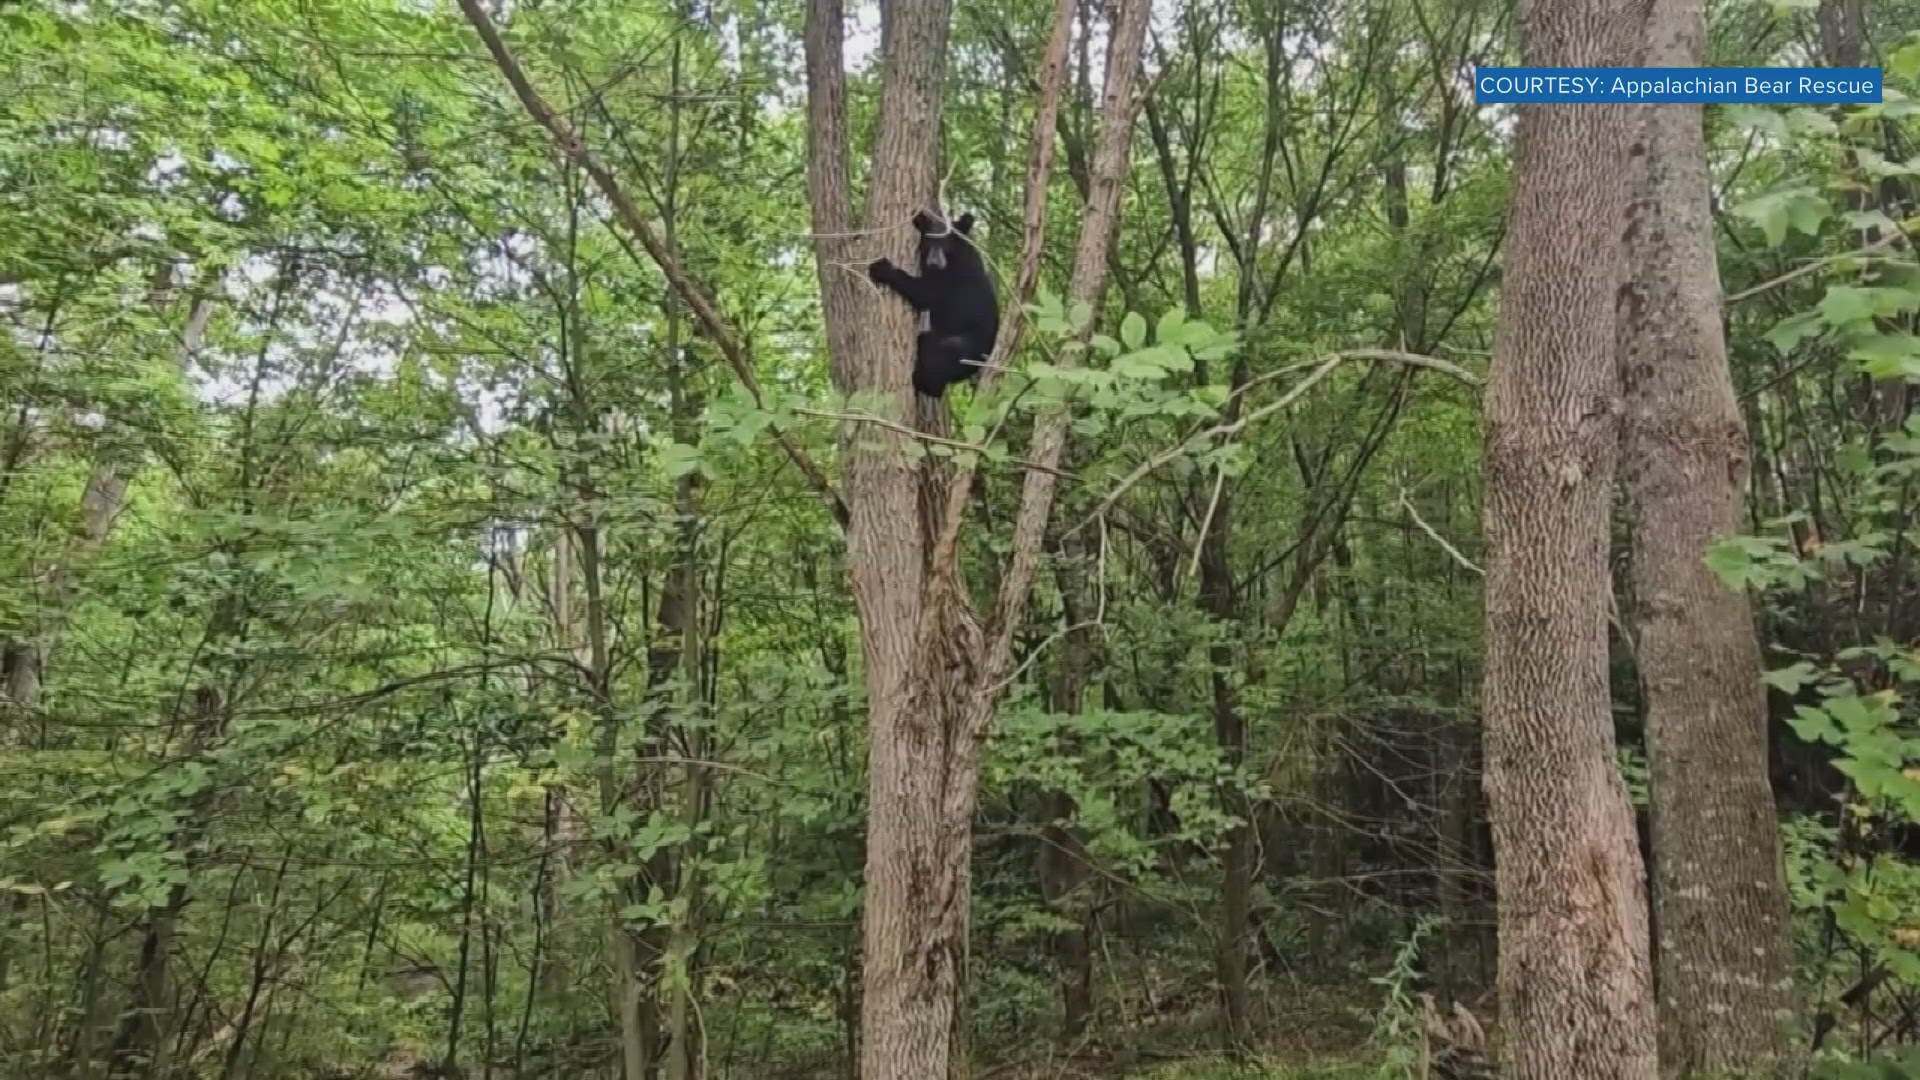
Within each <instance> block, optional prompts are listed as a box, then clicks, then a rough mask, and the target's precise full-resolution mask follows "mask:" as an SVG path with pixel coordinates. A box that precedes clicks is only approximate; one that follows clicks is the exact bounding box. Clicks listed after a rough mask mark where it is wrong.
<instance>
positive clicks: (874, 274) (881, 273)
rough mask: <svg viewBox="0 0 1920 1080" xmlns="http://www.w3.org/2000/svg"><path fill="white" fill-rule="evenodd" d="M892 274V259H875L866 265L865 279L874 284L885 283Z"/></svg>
mask: <svg viewBox="0 0 1920 1080" xmlns="http://www.w3.org/2000/svg"><path fill="white" fill-rule="evenodd" d="M892 273H893V260H892V259H875V260H873V261H872V262H870V263H868V264H867V277H869V278H871V279H872V280H873V281H875V282H885V281H886V280H887V277H888V275H890V274H892Z"/></svg>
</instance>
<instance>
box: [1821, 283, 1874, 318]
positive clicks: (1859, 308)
mask: <svg viewBox="0 0 1920 1080" xmlns="http://www.w3.org/2000/svg"><path fill="white" fill-rule="evenodd" d="M1873 307H1874V297H1873V290H1871V289H1861V288H1856V287H1854V286H1852V285H1829V286H1828V287H1827V295H1826V296H1825V297H1823V298H1821V300H1820V315H1821V317H1822V318H1824V319H1826V320H1827V322H1828V323H1829V324H1831V325H1833V326H1845V325H1847V324H1848V323H1856V322H1865V321H1868V320H1871V319H1872V318H1873Z"/></svg>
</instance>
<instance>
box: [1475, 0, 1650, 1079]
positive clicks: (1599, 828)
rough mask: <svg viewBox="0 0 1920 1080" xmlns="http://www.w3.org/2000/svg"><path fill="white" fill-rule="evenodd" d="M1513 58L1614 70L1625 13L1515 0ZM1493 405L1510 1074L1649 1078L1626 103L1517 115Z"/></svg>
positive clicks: (1490, 481)
mask: <svg viewBox="0 0 1920 1080" xmlns="http://www.w3.org/2000/svg"><path fill="white" fill-rule="evenodd" d="M1521 19H1522V26H1523V32H1524V34H1525V36H1526V44H1525V50H1524V56H1525V63H1527V64H1529V65H1538V66H1543V67H1563V66H1576V65H1583V64H1605V63H1621V62H1625V61H1626V60H1627V58H1628V57H1630V56H1632V55H1633V53H1634V52H1635V51H1636V47H1637V42H1638V35H1639V31H1640V28H1641V24H1642V17H1641V11H1640V9H1639V8H1638V5H1636V3H1635V2H1634V0H1563V2H1560V3H1546V2H1542V0H1530V2H1528V3H1526V4H1524V5H1523V7H1522V10H1521ZM1518 111H1519V117H1518V121H1519V122H1518V129H1517V131H1516V134H1515V145H1514V166H1513V194H1512V204H1511V210H1510V217H1509V225H1508V234H1507V235H1508V241H1507V248H1506V253H1505V274H1504V277H1503V285H1502V289H1503V295H1502V297H1501V303H1500V322H1499V329H1498V333H1497V336H1496V340H1495V345H1494V365H1493V377H1492V384H1491V387H1490V389H1489V392H1488V398H1487V431H1486V459H1485V470H1486V495H1485V500H1486V501H1485V507H1484V515H1485V532H1486V540H1487V550H1488V566H1487V585H1486V638H1487V646H1486V647H1487V660H1486V672H1485V685H1484V688H1483V695H1484V701H1485V723H1486V759H1487V760H1486V776H1485V783H1486V791H1487V801H1488V807H1489V810H1490V813H1491V817H1492V819H1493V841H1494V852H1495V862H1496V881H1497V885H1498V889H1499V935H1500V964H1499V969H1500V970H1499V989H1500V1016H1501V1021H1502V1023H1503V1025H1504V1026H1505V1028H1506V1033H1505V1034H1506V1037H1505V1039H1504V1040H1503V1042H1504V1058H1505V1062H1504V1064H1505V1070H1504V1071H1505V1074H1506V1075H1508V1076H1513V1077H1526V1078H1527V1080H1563V1078H1564V1080H1626V1078H1635V1080H1642V1078H1650V1077H1653V1076H1654V1075H1656V1068H1657V1063H1656V1059H1655V1037H1654V1009H1653V987H1652V980H1651V978H1650V976H1649V971H1648V960H1647V908H1646V892H1645V880H1644V871H1643V868H1642V866H1641V862H1640V853H1639V850H1638V842H1637V840H1636V838H1635V836H1634V829H1633V815H1632V811H1631V809H1630V807H1629V805H1628V802H1627V793H1626V787H1625V784H1624V783H1623V782H1622V780H1621V777H1620V772H1619V768H1618V766H1617V764H1616V759H1615V751H1614V742H1613V720H1612V714H1611V709H1610V701H1609V698H1608V692H1607V606H1608V599H1609V595H1610V591H1611V590H1610V582H1609V576H1608V567H1607V536H1608V529H1607V525H1608V512H1609V506H1610V501H1611V495H1612V491H1613V474H1614V462H1615V458H1616V456H1617V451H1618V442H1619V420H1620V418H1619V390H1618V377H1617V373H1616V369H1615V365H1614V348H1613V345H1614V303H1615V294H1616V292H1617V291H1618V290H1619V288H1620V285H1621V282H1622V280H1623V278H1624V271H1625V263H1624V259H1623V246H1622V244H1621V237H1620V229H1621V222H1622V220H1623V218H1624V215H1625V212H1626V207H1627V192H1626V189H1625V187H1624V185H1622V183H1621V182H1620V178H1619V176H1618V174H1617V171H1616V170H1617V169H1618V162H1619V161H1620V160H1621V158H1622V157H1623V156H1624V155H1625V152H1626V148H1627V143H1628V138H1629V135H1630V133H1631V120H1632V118H1633V116H1634V115H1635V114H1634V113H1633V111H1632V110H1631V109H1630V107H1628V106H1624V105H1522V106H1520V107H1519V110H1518Z"/></svg>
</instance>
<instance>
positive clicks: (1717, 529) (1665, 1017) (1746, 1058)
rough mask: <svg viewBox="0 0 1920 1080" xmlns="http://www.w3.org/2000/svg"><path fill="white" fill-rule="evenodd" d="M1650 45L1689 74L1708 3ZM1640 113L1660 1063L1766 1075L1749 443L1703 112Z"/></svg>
mask: <svg viewBox="0 0 1920 1080" xmlns="http://www.w3.org/2000/svg"><path fill="white" fill-rule="evenodd" d="M1647 35H1648V36H1647V56H1646V60H1645V62H1646V63H1647V64H1649V65H1652V66H1657V67H1693V66H1697V65H1699V64H1700V63H1701V57H1702V56H1703V54H1704V53H1705V43H1706V11H1705V3H1704V0H1653V5H1652V12H1651V16H1650V18H1649V21H1648V28H1647ZM1641 112H1642V119H1641V126H1640V128H1639V130H1638V132H1637V135H1636V138H1635V141H1634V144H1633V146H1632V151H1631V156H1630V158H1629V161H1630V163H1631V165H1632V168H1633V177H1632V179H1633V183H1634V189H1635V194H1634V201H1633V205H1632V208H1631V211H1630V214H1629V217H1628V222H1627V230H1626V246H1627V253H1628V259H1629V263H1630V273H1631V275H1632V278H1631V283H1630V286H1629V288H1628V289H1626V290H1625V291H1623V292H1622V293H1621V304H1620V313H1619V314H1620V356H1619V361H1620V376H1621V384H1622V390H1623V393H1624V395H1625V405H1626V411H1625V423H1624V427H1623V431H1622V441H1621V462H1620V471H1621V483H1622V485H1623V487H1624V489H1625V492H1626V494H1627V497H1628V500H1629V502H1630V504H1631V505H1632V508H1633V512H1634V518H1633V556H1632V571H1631V581H1632V594H1633V598H1632V604H1631V606H1630V608H1629V618H1630V620H1631V625H1632V628H1633V633H1634V637H1635V643H1636V644H1635V649H1634V653H1635V656H1636V658H1637V660H1638V665H1639V675H1640V682H1641V686H1642V690H1643V697H1644V699H1645V701H1646V708H1647V717H1646V725H1647V728H1646V730H1647V757H1648V763H1649V765H1650V767H1651V771H1652V806H1651V811H1652V815H1651V816H1652V844H1653V856H1654V857H1653V875H1654V880H1653V903H1654V925H1655V927H1656V928H1657V932H1658V940H1657V942H1656V949H1655V964H1656V970H1657V975H1658V980H1657V985H1658V989H1659V1018H1660V1050H1661V1062H1662V1067H1663V1068H1664V1069H1665V1070H1666V1071H1667V1072H1668V1073H1669V1074H1672V1075H1679V1076H1686V1075H1692V1074H1694V1073H1695V1072H1697V1071H1700V1070H1712V1071H1721V1072H1724V1071H1739V1070H1766V1069H1770V1068H1772V1067H1774V1066H1775V1065H1776V1064H1777V1063H1778V1061H1779V1059H1780V1057H1781V1055H1782V1054H1783V1052H1784V1051H1785V1050H1786V1049H1787V1038H1786V1034H1785V1033H1786V1030H1787V1029H1786V1023H1787V1022H1788V1021H1789V1020H1790V1019H1791V1016H1792V1013H1791V1007H1792V1002H1791V993H1792V974H1791V967H1790V959H1791V951H1790V949H1791V946H1790V941H1789V937H1788V925H1787V909H1788V904H1787V893H1786V879H1785V872H1784V869H1783V865H1782V861H1781V851H1780V835H1779V828H1778V823H1777V821H1776V820H1775V813H1774V802H1773V791H1772V789H1771V787H1770V786H1769V784H1768V782H1767V728H1766V724H1767V710H1766V693H1765V689H1764V687H1763V684H1762V682H1761V679H1760V650H1759V645H1758V643H1757V642H1756V640H1755V637H1754V628H1753V615H1752V612H1751V611H1750V610H1749V609H1748V605H1747V598H1746V596H1745V595H1744V594H1743V593H1738V592H1734V591H1733V590H1731V589H1729V588H1727V587H1726V586H1725V585H1724V584H1722V583H1721V581H1720V580H1719V579H1718V578H1717V577H1716V576H1715V575H1714V574H1713V572H1712V571H1711V570H1710V569H1709V568H1708V566H1707V563H1706V560H1705V550H1706V547H1707V545H1708V544H1710V543H1712V542H1714V541H1715V540H1718V539H1721V538H1723V537H1726V536H1728V535H1730V534H1733V533H1735V532H1738V531H1739V530H1740V528H1741V510H1742V504H1743V501H1744V496H1745V493H1746V485H1747V478H1748V469H1749V461H1748V450H1747V432H1746V426H1745V424H1744V423H1743V421H1742V417H1741V414H1740V407H1739V402H1738V400H1737V399H1736V397H1735V395H1734V387H1733V376H1732V373H1731V372H1730V371H1729V369H1728V367H1727V349H1726V340H1725V338H1724V336H1723V334H1722V330H1721V311H1720V270H1719V265H1718V263H1717V260H1716V258H1715V252H1714V246H1713V218H1712V211H1711V208H1710V205H1709V191H1710V189H1709V176H1708V172H1707V156H1706V143H1705V135H1704V131H1703V128H1702V111H1701V107H1700V106H1698V105H1648V106H1642V107H1641Z"/></svg>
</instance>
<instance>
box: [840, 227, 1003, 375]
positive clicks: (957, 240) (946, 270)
mask: <svg viewBox="0 0 1920 1080" xmlns="http://www.w3.org/2000/svg"><path fill="white" fill-rule="evenodd" d="M913 227H914V228H915V229H918V230H919V232H920V276H919V277H915V276H913V275H912V274H909V273H907V272H906V271H905V270H902V269H900V268H899V267H897V266H895V265H893V263H892V262H891V261H890V260H887V259H875V260H874V261H873V263H872V265H870V266H868V267H867V276H868V277H870V278H872V279H873V280H874V281H875V282H876V283H878V284H881V285H885V286H886V287H888V288H890V289H892V290H893V291H894V292H895V293H896V294H898V295H899V297H900V298H901V299H902V300H905V301H906V302H907V303H909V304H911V305H913V310H915V311H923V312H926V313H927V316H928V319H927V322H928V328H927V329H926V330H925V331H923V332H921V334H920V339H919V342H918V343H917V345H916V347H915V350H914V358H913V388H914V389H915V390H918V391H919V392H920V393H922V394H925V395H926V396H927V397H931V398H937V397H940V396H942V395H944V394H945V393H946V392H947V387H949V386H951V385H953V384H954V383H957V382H961V381H963V380H969V379H976V378H979V376H980V368H979V366H978V365H979V363H981V362H984V361H985V360H986V359H987V357H988V356H989V355H991V354H992V352H993V339H994V337H995V336H996V335H998V334H999V333H1000V301H999V299H998V298H997V297H995V296H994V292H993V278H992V276H991V275H989V274H988V273H987V264H986V263H985V262H984V261H982V260H981V258H980V252H979V249H977V248H975V247H974V246H973V241H972V239H970V237H971V236H972V232H973V215H972V214H962V215H960V216H959V217H958V218H956V219H954V222H953V226H952V228H951V229H945V228H942V227H941V221H940V219H939V217H937V216H935V215H933V214H930V213H928V212H926V211H925V210H922V211H920V212H919V213H917V214H915V215H913ZM968 361H973V363H969V362H968Z"/></svg>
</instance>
